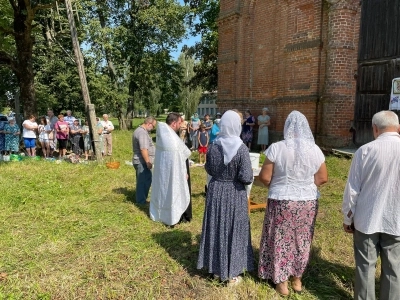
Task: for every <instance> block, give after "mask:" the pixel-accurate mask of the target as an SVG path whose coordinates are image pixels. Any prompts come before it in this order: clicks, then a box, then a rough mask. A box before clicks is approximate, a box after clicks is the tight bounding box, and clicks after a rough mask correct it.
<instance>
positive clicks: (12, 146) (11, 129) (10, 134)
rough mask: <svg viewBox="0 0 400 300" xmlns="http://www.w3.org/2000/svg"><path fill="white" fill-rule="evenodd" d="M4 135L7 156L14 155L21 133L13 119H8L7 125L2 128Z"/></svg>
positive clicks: (17, 148) (17, 149)
mask: <svg viewBox="0 0 400 300" xmlns="http://www.w3.org/2000/svg"><path fill="white" fill-rule="evenodd" d="M4 134H5V141H6V148H5V149H6V151H7V152H8V153H9V154H16V153H18V152H19V136H20V134H21V131H20V129H19V126H18V125H17V123H15V119H14V118H9V119H8V124H6V125H5V126H4Z"/></svg>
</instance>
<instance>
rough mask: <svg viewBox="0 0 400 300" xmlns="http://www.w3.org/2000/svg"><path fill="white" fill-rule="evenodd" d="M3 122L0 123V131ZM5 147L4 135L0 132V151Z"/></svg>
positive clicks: (2, 127)
mask: <svg viewBox="0 0 400 300" xmlns="http://www.w3.org/2000/svg"><path fill="white" fill-rule="evenodd" d="M4 127H5V125H4V123H0V131H1V132H2V131H3V130H4ZM5 148H6V141H5V135H4V133H0V151H4V150H5Z"/></svg>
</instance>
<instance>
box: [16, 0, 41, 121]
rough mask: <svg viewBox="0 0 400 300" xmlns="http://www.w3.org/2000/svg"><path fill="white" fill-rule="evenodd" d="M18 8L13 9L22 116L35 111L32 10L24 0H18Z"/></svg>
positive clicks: (33, 113)
mask: <svg viewBox="0 0 400 300" xmlns="http://www.w3.org/2000/svg"><path fill="white" fill-rule="evenodd" d="M18 8H19V9H18V10H16V11H15V10H14V32H15V45H16V48H17V68H18V73H17V74H16V75H17V78H18V83H19V88H20V101H21V103H22V106H23V109H24V112H23V113H24V116H25V117H27V116H29V115H31V114H32V115H35V114H36V113H37V103H36V99H35V86H34V74H33V65H32V52H33V42H34V39H33V37H32V20H33V12H32V9H31V8H27V7H26V5H25V1H24V0H18Z"/></svg>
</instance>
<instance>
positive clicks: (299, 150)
mask: <svg viewBox="0 0 400 300" xmlns="http://www.w3.org/2000/svg"><path fill="white" fill-rule="evenodd" d="M283 136H284V138H285V144H286V147H287V148H288V149H293V150H294V152H295V166H294V169H295V170H296V169H297V168H299V167H300V168H301V167H303V166H304V165H305V164H306V162H307V161H308V159H307V158H308V155H309V154H308V153H309V151H310V149H312V148H313V147H314V145H315V141H314V136H313V134H312V132H311V129H310V125H308V121H307V118H306V117H305V116H304V115H303V114H302V113H301V112H298V111H297V110H294V111H292V112H291V113H290V114H289V115H288V117H287V119H286V122H285V129H284V131H283Z"/></svg>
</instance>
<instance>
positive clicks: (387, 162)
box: [349, 132, 400, 234]
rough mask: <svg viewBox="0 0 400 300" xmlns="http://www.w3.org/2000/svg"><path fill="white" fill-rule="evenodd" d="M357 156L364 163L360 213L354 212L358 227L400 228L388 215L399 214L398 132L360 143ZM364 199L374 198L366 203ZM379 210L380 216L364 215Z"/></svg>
mask: <svg viewBox="0 0 400 300" xmlns="http://www.w3.org/2000/svg"><path fill="white" fill-rule="evenodd" d="M354 159H355V160H356V161H355V166H362V167H363V169H362V173H361V175H360V176H361V178H360V189H361V191H360V194H359V196H358V200H357V206H356V208H355V210H356V212H357V213H355V212H353V214H354V225H355V227H356V228H357V229H358V230H360V231H362V232H364V233H373V232H386V233H388V234H396V232H397V233H398V232H400V222H398V220H393V219H391V218H386V217H385V216H388V215H389V214H390V215H392V214H393V213H394V212H396V213H397V214H398V215H400V205H398V198H399V195H400V185H399V184H397V183H398V182H400V171H399V170H400V138H399V136H398V135H397V133H391V132H387V133H383V134H381V135H380V136H379V137H378V138H377V139H376V140H374V141H372V142H370V143H368V144H366V145H364V146H362V147H360V148H359V149H358V150H357V152H356V154H355V158H354ZM349 179H351V178H349ZM377 187H379V188H377ZM356 188H357V187H356ZM365 199H374V201H368V202H364V203H363V200H364V201H365ZM377 213H378V215H379V216H380V217H379V218H374V220H368V218H367V219H366V218H365V216H371V215H373V214H374V215H376V214H377ZM376 216H377V215H376ZM388 230H389V231H391V232H388Z"/></svg>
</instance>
